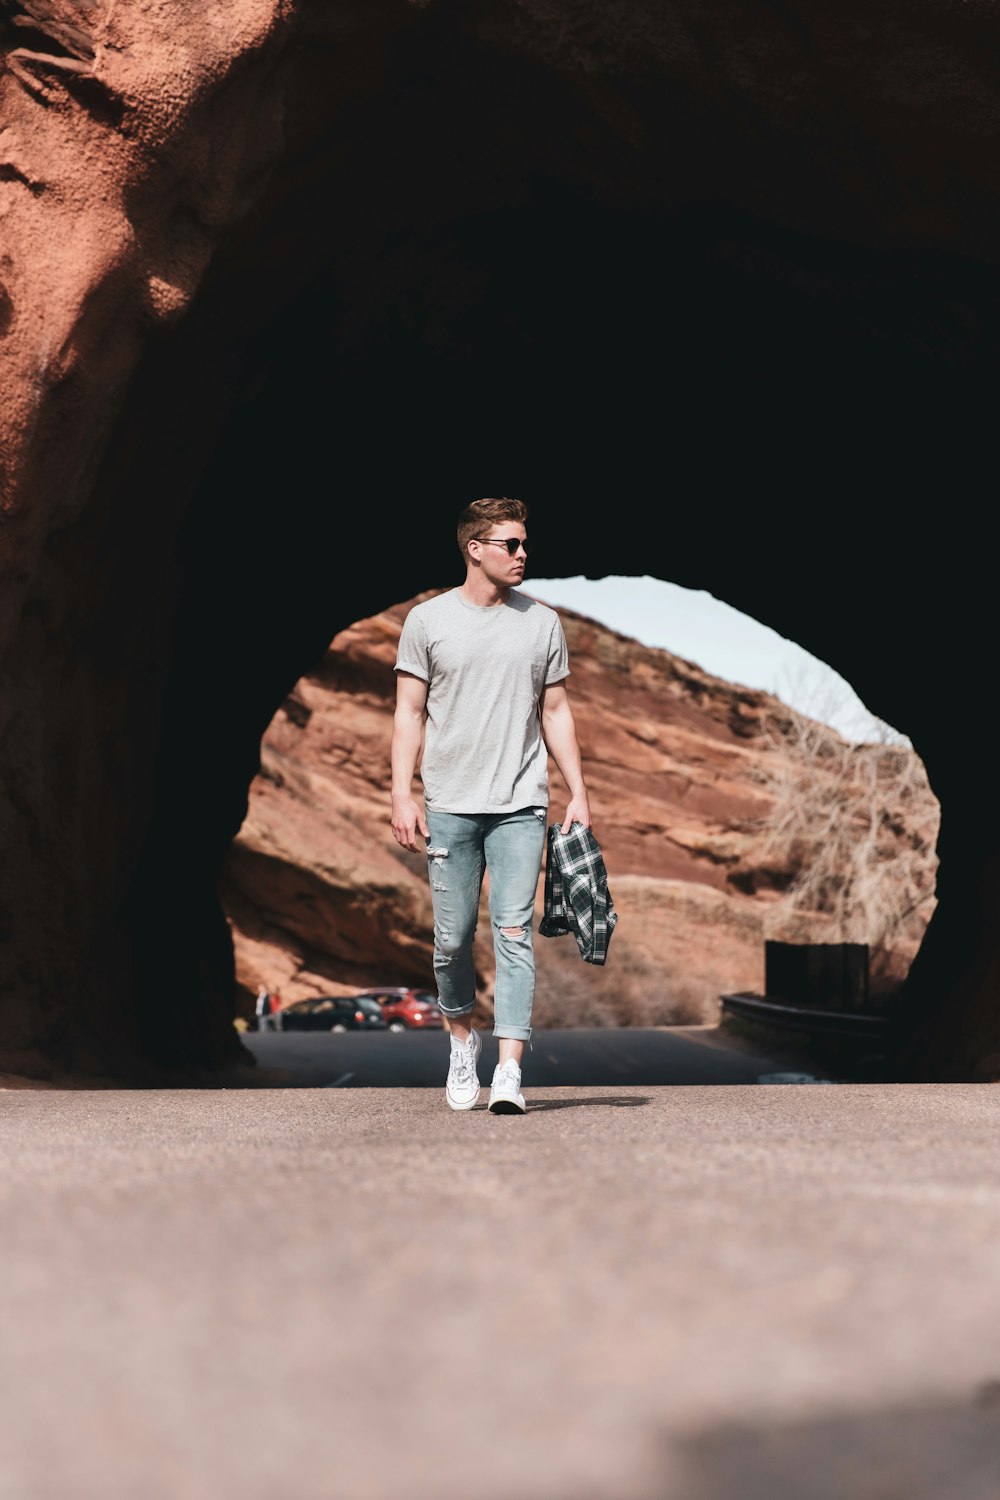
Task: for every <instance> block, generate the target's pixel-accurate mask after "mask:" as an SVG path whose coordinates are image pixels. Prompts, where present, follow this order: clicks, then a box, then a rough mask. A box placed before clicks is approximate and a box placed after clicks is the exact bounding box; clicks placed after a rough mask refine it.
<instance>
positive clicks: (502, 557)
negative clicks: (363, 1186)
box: [391, 499, 591, 1114]
mask: <svg viewBox="0 0 1000 1500" xmlns="http://www.w3.org/2000/svg"><path fill="white" fill-rule="evenodd" d="M527 517H528V508H527V506H526V505H525V504H524V503H523V501H520V500H511V499H493V500H490V499H488V500H476V501H474V502H473V504H471V505H469V506H467V507H466V509H465V510H463V511H462V514H461V515H460V516H459V518H458V547H459V551H460V552H461V554H462V558H463V561H464V564H465V570H466V572H465V582H464V583H463V584H462V585H461V586H460V587H458V588H454V589H450V590H448V591H447V592H446V593H443V594H439V595H437V596H436V597H435V598H433V599H428V600H425V602H424V603H422V604H417V605H414V607H413V608H412V609H411V610H410V612H409V614H408V615H407V617H406V620H405V622H404V624H403V630H402V634H401V636H400V641H399V650H398V653H397V657H396V712H395V717H394V720H393V731H392V750H391V760H392V832H393V836H394V838H395V839H396V841H397V843H399V844H401V845H402V846H403V848H404V849H409V850H412V851H414V852H419V851H420V845H419V844H418V842H417V838H418V833H419V835H420V836H422V838H423V839H424V840H426V853H427V860H428V871H429V875H430V885H431V899H432V904H433V909H434V973H435V977H436V979H437V985H438V997H439V1003H440V1007H441V1010H442V1011H443V1013H444V1014H445V1015H446V1016H447V1017H448V1024H449V1028H450V1032H451V1041H450V1045H451V1061H450V1065H449V1069H448V1079H447V1083H446V1086H445V1097H446V1099H447V1101H448V1104H449V1105H450V1106H451V1108H452V1109H473V1108H474V1107H475V1105H476V1104H477V1103H478V1101H479V1078H478V1075H477V1072H476V1064H477V1061H478V1058H479V1053H480V1050H481V1048H482V1041H481V1039H480V1036H479V1033H478V1032H477V1031H476V1030H475V1029H474V1028H473V1027H472V1026H471V1024H470V1021H469V1017H470V1015H471V1013H472V1010H473V1008H474V1006H475V1000H476V993H475V986H476V981H475V968H474V965H473V959H472V944H473V938H474V937H475V932H476V923H477V919H478V915H479V895H480V890H481V888H482V883H483V876H484V874H485V872H486V871H487V870H488V871H489V876H490V889H489V905H490V919H491V923H492V927H493V948H494V954H495V957H496V988H495V992H494V1027H493V1034H494V1036H496V1037H497V1038H498V1039H499V1051H500V1061H499V1062H498V1064H497V1066H496V1069H495V1070H494V1074H493V1081H492V1086H491V1088H490V1100H489V1108H490V1110H491V1111H492V1112H493V1113H494V1114H523V1113H524V1110H525V1102H524V1096H523V1094H522V1093H521V1062H522V1058H523V1054H524V1044H525V1042H526V1041H527V1040H528V1039H529V1038H530V1036H531V1010H532V1002H533V1000H534V992H535V957H534V950H533V947H532V923H533V919H534V902H535V891H536V889H537V885H538V876H539V872H540V870H541V864H542V854H543V852H544V848H545V840H546V815H547V809H548V803H549V793H548V756H549V755H551V757H552V759H553V760H554V761H555V763H556V766H557V767H558V769H559V772H560V774H561V775H562V778H563V780H564V781H565V783H566V786H567V787H568V788H569V802H568V804H567V807H566V813H565V816H564V818H563V825H562V826H563V829H564V830H566V831H568V830H569V828H570V826H571V825H572V824H573V823H580V824H582V826H583V827H584V828H590V827H591V817H590V806H589V803H588V799H587V789H586V785H585V783H584V778H583V767H582V764H581V758H580V747H579V744H578V743H577V736H576V724H575V722H574V719H573V713H572V710H571V708H570V703H569V698H568V696H567V693H566V685H565V679H566V678H567V677H568V676H569V661H568V654H567V650H566V638H565V636H564V634H563V629H562V623H561V621H560V619H559V616H558V615H557V614H556V612H555V610H553V609H549V608H547V606H546V605H544V604H539V603H537V602H536V601H535V600H533V599H529V598H527V597H526V596H525V595H523V594H520V593H518V592H517V585H518V584H520V583H521V581H522V580H523V578H524V569H525V563H526V560H527V554H528V538H527V532H526V530H525V522H526V521H527ZM421 743H423V757H422V760H421V763H420V774H421V780H422V782H423V793H424V810H421V807H420V803H419V802H418V801H417V799H416V798H415V797H414V794H413V779H414V775H415V773H416V769H417V759H418V756H419V755H420V748H421Z"/></svg>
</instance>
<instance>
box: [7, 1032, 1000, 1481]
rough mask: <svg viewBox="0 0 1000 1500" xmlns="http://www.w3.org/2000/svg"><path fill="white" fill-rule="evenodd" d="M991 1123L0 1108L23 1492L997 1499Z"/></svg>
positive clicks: (292, 1107) (801, 1089) (990, 1111)
mask: <svg viewBox="0 0 1000 1500" xmlns="http://www.w3.org/2000/svg"><path fill="white" fill-rule="evenodd" d="M364 1040H368V1039H364ZM998 1103H1000V1089H998V1088H997V1086H995V1085H971V1084H970V1085H964V1084H963V1085H884V1084H845V1085H840V1086H837V1087H826V1088H817V1087H812V1086H809V1085H766V1084H764V1085H756V1086H754V1087H750V1088H748V1087H745V1086H743V1085H739V1084H737V1085H731V1084H719V1085H713V1086H708V1087H705V1086H685V1085H676V1086H671V1087H655V1086H642V1087H637V1086H628V1087H626V1086H621V1087H617V1088H602V1087H595V1086H589V1085H588V1086H578V1087H562V1088H559V1087H553V1086H551V1085H546V1086H541V1085H539V1086H538V1087H537V1088H536V1089H535V1090H534V1091H533V1094H532V1108H531V1109H530V1110H529V1112H528V1114H527V1115H525V1116H524V1117H515V1116H501V1117H499V1118H498V1117H494V1116H491V1115H490V1114H489V1113H488V1112H486V1111H485V1110H476V1111H472V1112H470V1113H466V1114H454V1113H452V1112H451V1111H450V1110H448V1109H447V1108H446V1106H445V1105H444V1103H443V1101H442V1099H441V1097H440V1095H439V1093H438V1091H437V1090H434V1089H430V1088H411V1089H408V1088H391V1089H390V1088H374V1087H370V1088H360V1089H351V1088H348V1087H340V1088H288V1087H285V1088H242V1089H241V1088H229V1089H215V1088H206V1089H178V1090H145V1091H139V1090H136V1091H131V1092H126V1091H119V1090H111V1089H109V1090H101V1091H89V1090H68V1091H60V1090H47V1091H38V1092H32V1091H27V1090H22V1091H12V1092H8V1093H4V1092H0V1139H2V1143H3V1150H2V1152H0V1205H2V1216H3V1217H2V1223H3V1233H2V1235H0V1327H2V1329H3V1345H2V1347H3V1358H2V1361H0V1398H2V1399H0V1497H2V1500H67V1497H72V1500H230V1497H233V1500H236V1497H239V1500H470V1497H475V1500H511V1497H517V1500H612V1497H613V1500H996V1497H997V1494H998V1491H1000V1340H998V1338H997V1329H998V1328H1000V1182H998V1174H997V1162H998V1154H997V1127H998Z"/></svg>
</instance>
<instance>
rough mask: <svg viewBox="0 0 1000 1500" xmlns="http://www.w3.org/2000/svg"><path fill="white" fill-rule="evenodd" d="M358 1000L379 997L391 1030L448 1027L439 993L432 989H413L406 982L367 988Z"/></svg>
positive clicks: (427, 1029)
mask: <svg viewBox="0 0 1000 1500" xmlns="http://www.w3.org/2000/svg"><path fill="white" fill-rule="evenodd" d="M355 999H356V1000H377V1001H378V1003H379V1004H380V1005H381V1007H382V1014H383V1015H384V1016H385V1019H386V1023H387V1025H388V1027H389V1030H390V1031H430V1030H432V1029H434V1028H435V1027H436V1028H437V1029H438V1030H439V1031H440V1029H441V1028H442V1027H443V1026H444V1022H443V1021H442V1019H441V1012H440V1010H439V1009H438V1003H437V996H436V995H432V994H431V992H430V991H429V990H412V989H408V988H407V987H406V986H405V985H397V986H395V987H392V986H387V987H386V988H385V989H381V990H364V991H363V992H362V993H361V994H360V995H356V996H355Z"/></svg>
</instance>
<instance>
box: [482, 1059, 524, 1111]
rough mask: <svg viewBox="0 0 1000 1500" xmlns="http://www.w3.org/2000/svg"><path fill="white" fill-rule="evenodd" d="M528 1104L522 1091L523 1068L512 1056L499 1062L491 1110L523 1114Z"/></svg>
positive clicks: (491, 1092)
mask: <svg viewBox="0 0 1000 1500" xmlns="http://www.w3.org/2000/svg"><path fill="white" fill-rule="evenodd" d="M526 1108H527V1105H526V1104H525V1102H524V1095H523V1094H522V1093H521V1069H520V1068H519V1067H518V1065H517V1063H516V1062H515V1061H514V1059H513V1058H512V1057H509V1058H508V1059H507V1061H506V1062H505V1063H497V1065H496V1067H495V1068H494V1070H493V1083H492V1086H491V1088H490V1111H491V1113H492V1114H495V1115H523V1114H524V1111H525V1109H526Z"/></svg>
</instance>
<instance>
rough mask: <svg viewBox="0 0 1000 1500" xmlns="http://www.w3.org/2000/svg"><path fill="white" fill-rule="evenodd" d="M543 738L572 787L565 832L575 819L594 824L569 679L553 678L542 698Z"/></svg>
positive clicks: (589, 826)
mask: <svg viewBox="0 0 1000 1500" xmlns="http://www.w3.org/2000/svg"><path fill="white" fill-rule="evenodd" d="M541 714H542V738H543V739H544V741H545V748H546V750H547V751H548V752H549V754H550V755H551V757H552V759H553V760H554V761H555V763H556V765H557V766H558V768H559V774H560V776H561V777H562V779H563V781H565V783H566V786H567V787H568V789H569V802H568V803H567V806H566V814H565V817H564V818H563V820H562V832H563V833H568V832H569V830H570V828H571V827H572V825H573V824H574V823H582V824H583V826H584V828H591V827H593V823H592V820H591V816H590V802H589V801H588V798H587V787H586V783H585V782H584V779H583V760H582V757H581V755H580V745H579V742H578V741H577V738H576V721H575V719H574V718H573V710H572V708H571V707H570V703H569V694H568V693H567V692H566V684H565V682H553V683H550V685H549V686H548V687H547V688H545V690H544V691H543V693H542V699H541Z"/></svg>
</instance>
